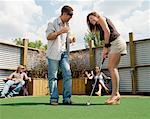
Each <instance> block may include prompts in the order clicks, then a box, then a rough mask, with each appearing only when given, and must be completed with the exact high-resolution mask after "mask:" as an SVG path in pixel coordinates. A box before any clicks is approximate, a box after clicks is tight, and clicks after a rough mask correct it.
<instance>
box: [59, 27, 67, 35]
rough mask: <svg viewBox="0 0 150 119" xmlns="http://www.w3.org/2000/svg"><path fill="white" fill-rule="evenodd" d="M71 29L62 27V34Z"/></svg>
mask: <svg viewBox="0 0 150 119" xmlns="http://www.w3.org/2000/svg"><path fill="white" fill-rule="evenodd" d="M68 31H69V27H61V29H60V34H62V33H67V32H68Z"/></svg>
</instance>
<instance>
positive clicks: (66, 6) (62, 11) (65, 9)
mask: <svg viewBox="0 0 150 119" xmlns="http://www.w3.org/2000/svg"><path fill="white" fill-rule="evenodd" d="M72 12H73V9H72V7H70V6H68V5H65V6H63V7H62V9H61V15H62V14H63V13H72Z"/></svg>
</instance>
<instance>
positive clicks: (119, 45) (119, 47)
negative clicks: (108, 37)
mask: <svg viewBox="0 0 150 119" xmlns="http://www.w3.org/2000/svg"><path fill="white" fill-rule="evenodd" d="M126 47H127V45H126V41H125V40H124V39H123V38H122V37H121V36H119V37H118V38H117V39H115V40H114V41H112V42H111V47H110V54H111V53H120V54H121V55H126V54H127V49H126Z"/></svg>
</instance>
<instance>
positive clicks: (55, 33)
mask: <svg viewBox="0 0 150 119" xmlns="http://www.w3.org/2000/svg"><path fill="white" fill-rule="evenodd" d="M60 34H61V31H56V32H53V33H50V34H49V35H48V37H47V40H55V39H56V38H57V36H59V35H60Z"/></svg>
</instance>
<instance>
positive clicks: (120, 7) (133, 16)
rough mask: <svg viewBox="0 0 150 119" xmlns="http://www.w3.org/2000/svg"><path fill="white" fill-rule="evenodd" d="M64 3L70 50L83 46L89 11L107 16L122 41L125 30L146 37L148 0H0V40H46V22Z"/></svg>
mask: <svg viewBox="0 0 150 119" xmlns="http://www.w3.org/2000/svg"><path fill="white" fill-rule="evenodd" d="M64 5H70V6H71V7H72V8H73V9H74V15H73V17H72V19H71V20H70V27H71V29H72V31H73V32H74V34H76V39H77V41H76V43H74V44H72V45H71V50H78V49H84V48H85V42H84V36H85V34H86V33H87V32H88V27H87V24H86V16H87V15H88V13H90V12H92V11H96V12H98V13H100V14H102V15H103V16H105V17H107V18H110V19H111V20H112V22H113V23H114V25H115V26H116V28H117V30H118V31H119V33H120V34H121V35H122V36H123V38H124V39H125V40H126V41H129V38H128V34H129V32H133V33H134V38H135V40H139V39H146V38H150V1H149V0H0V42H7V43H12V39H15V38H26V39H30V40H31V41H35V40H41V41H42V42H43V44H46V43H47V40H46V35H45V30H46V28H47V24H48V22H49V21H53V20H54V19H55V18H57V17H59V16H60V10H61V8H62V7H63V6H64Z"/></svg>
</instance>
